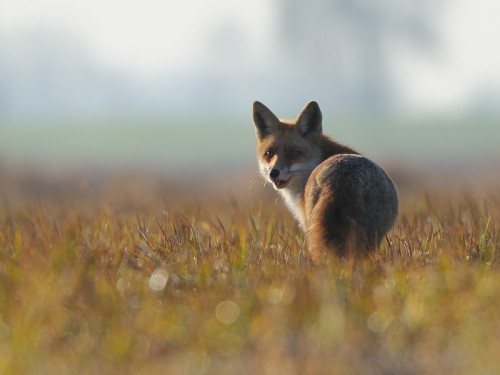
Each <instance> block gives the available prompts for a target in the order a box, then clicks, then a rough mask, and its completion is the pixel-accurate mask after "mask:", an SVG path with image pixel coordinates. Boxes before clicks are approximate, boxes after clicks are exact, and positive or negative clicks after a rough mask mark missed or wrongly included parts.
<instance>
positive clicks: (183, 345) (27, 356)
mask: <svg viewBox="0 0 500 375" xmlns="http://www.w3.org/2000/svg"><path fill="white" fill-rule="evenodd" d="M395 175H396V176H397V173H396V174H395ZM248 181H250V184H249V183H248ZM396 182H397V183H398V185H399V194H400V198H401V209H400V216H399V219H398V222H397V224H396V226H395V228H394V230H393V231H392V232H391V234H390V235H389V237H388V241H384V242H383V244H382V247H381V249H380V250H379V251H378V252H377V253H375V254H373V255H372V256H370V257H368V258H366V259H363V260H358V261H353V260H349V259H336V258H333V257H331V258H329V259H326V260H325V262H324V263H323V264H319V265H316V266H313V265H312V264H310V262H309V260H308V257H307V253H306V251H305V246H304V237H303V235H302V234H301V233H300V231H299V229H298V227H297V225H296V224H295V223H294V222H293V220H292V218H291V217H290V215H289V214H288V213H287V212H286V211H285V210H284V208H283V206H282V204H281V202H279V200H278V198H277V197H276V195H274V193H273V192H272V191H271V189H267V188H265V187H263V186H261V185H262V184H261V182H260V180H259V179H258V177H257V176H254V175H251V176H250V177H248V176H243V177H242V178H240V179H238V178H235V177H234V176H233V178H231V179H226V180H224V182H223V183H222V184H212V185H211V184H209V183H205V181H204V182H203V183H201V182H200V180H198V181H197V182H195V183H192V184H190V183H187V182H186V183H182V182H179V181H176V180H175V179H174V178H160V177H157V176H153V175H148V174H132V173H130V174H127V173H121V174H119V173H116V174H114V175H111V176H110V175H105V174H102V175H99V174H86V175H85V176H83V177H82V175H78V174H76V173H75V174H72V175H71V176H69V177H68V176H66V177H65V176H62V175H58V176H51V175H43V174H40V173H24V172H23V173H20V172H13V171H12V170H7V169H5V168H4V169H0V188H1V190H0V372H1V373H14V374H15V373H34V374H45V373H47V374H58V373H64V374H70V373H78V374H86V373H88V374H90V373H92V374H94V373H102V374H104V373H106V374H114V373H120V374H122V373H133V374H152V373H165V374H438V373H442V374H444V373H448V374H452V373H453V374H498V373H500V356H499V348H500V298H499V297H500V254H499V253H498V249H499V246H500V236H499V227H500V221H499V213H500V194H499V192H500V189H499V186H500V185H498V184H493V185H492V184H490V185H485V186H481V187H478V186H474V187H473V188H472V189H461V188H458V187H454V188H452V189H450V188H449V186H451V183H450V184H449V185H445V186H439V187H432V188H430V187H429V186H424V185H423V183H422V180H419V179H416V180H405V179H403V178H397V179H396ZM200 185H203V186H200ZM249 185H250V187H249ZM222 186H224V187H223V188H222Z"/></svg>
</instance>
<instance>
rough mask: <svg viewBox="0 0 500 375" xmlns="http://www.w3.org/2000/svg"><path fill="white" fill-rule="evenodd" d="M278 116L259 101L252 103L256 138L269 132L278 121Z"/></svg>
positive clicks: (265, 135) (264, 136) (261, 137)
mask: <svg viewBox="0 0 500 375" xmlns="http://www.w3.org/2000/svg"><path fill="white" fill-rule="evenodd" d="M278 121H279V120H278V118H277V117H276V116H275V115H274V113H272V112H271V110H270V109H269V108H267V107H266V106H265V105H264V104H262V103H261V102H254V103H253V123H254V125H255V131H256V134H257V138H258V139H264V138H266V137H267V136H268V135H269V134H271V133H272V132H273V130H274V128H275V127H276V124H277V123H278Z"/></svg>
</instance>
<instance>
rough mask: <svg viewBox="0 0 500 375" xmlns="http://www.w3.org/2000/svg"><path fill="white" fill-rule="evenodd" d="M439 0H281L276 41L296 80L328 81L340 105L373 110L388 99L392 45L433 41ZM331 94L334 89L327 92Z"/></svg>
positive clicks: (423, 46)
mask: <svg viewBox="0 0 500 375" xmlns="http://www.w3.org/2000/svg"><path fill="white" fill-rule="evenodd" d="M440 3H441V2H440V1H439V0H437V1H436V0H382V1H372V0H316V1H314V2H305V1H302V0H281V1H280V2H279V5H278V18H279V19H278V27H279V30H278V32H279V36H278V37H279V38H280V39H281V40H280V42H281V43H282V45H283V46H284V51H283V53H284V54H285V56H284V57H286V60H287V61H289V62H290V63H291V64H293V68H294V71H295V72H298V71H300V72H302V74H303V75H302V76H301V77H300V78H301V79H305V80H306V81H307V80H309V81H310V82H311V81H312V82H311V83H312V84H318V85H328V86H330V89H331V90H335V91H337V93H336V96H337V97H336V98H335V99H336V100H338V101H339V102H343V104H344V105H352V104H355V105H357V106H358V105H360V106H363V107H364V108H367V109H376V108H380V107H384V106H386V105H388V103H390V102H391V101H392V99H393V97H392V96H393V84H392V81H393V76H392V74H391V61H389V60H390V58H391V56H394V54H391V53H390V51H391V50H392V49H393V48H401V47H405V48H418V49H420V50H421V51H420V52H426V51H427V52H428V51H430V50H431V49H432V48H433V46H434V45H435V44H436V39H437V36H436V35H437V33H436V32H435V29H434V25H435V19H434V10H435V7H436V6H439V4H440ZM331 94H332V95H335V93H331Z"/></svg>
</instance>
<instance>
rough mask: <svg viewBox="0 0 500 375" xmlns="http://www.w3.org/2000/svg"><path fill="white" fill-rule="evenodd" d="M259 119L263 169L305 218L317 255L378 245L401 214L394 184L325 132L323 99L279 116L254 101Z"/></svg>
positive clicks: (302, 223)
mask: <svg viewBox="0 0 500 375" xmlns="http://www.w3.org/2000/svg"><path fill="white" fill-rule="evenodd" d="M253 122H254V125H255V130H256V135H257V141H258V145H257V158H258V161H259V170H260V172H261V174H262V175H263V177H264V178H265V179H266V180H268V181H270V182H271V183H272V185H273V187H274V188H275V189H276V190H277V191H278V192H279V193H280V194H281V196H282V197H283V199H284V201H285V203H286V205H287V206H288V208H289V210H290V211H291V212H292V214H293V215H294V216H295V218H296V219H297V220H298V222H299V223H300V226H301V227H302V229H303V230H304V232H305V234H306V241H307V247H308V251H309V254H310V256H311V258H312V259H313V261H317V260H319V259H321V257H322V256H323V254H324V253H325V250H327V251H330V252H333V253H334V254H337V255H340V256H345V255H356V254H360V253H367V252H369V251H372V250H374V249H376V248H378V246H379V245H380V242H381V240H382V239H383V237H384V236H385V235H386V234H387V232H388V231H389V230H390V229H391V228H392V226H393V225H394V222H395V221H396V216H397V214H398V195H397V192H396V189H395V187H394V184H393V182H392V181H391V179H390V178H389V176H388V175H387V174H386V173H385V172H384V171H383V170H382V168H380V167H379V166H378V165H377V164H375V163H374V162H372V161H370V160H369V159H367V158H366V157H363V156H361V155H360V154H358V153H357V152H356V151H354V150H352V149H351V148H349V147H347V146H343V145H341V144H339V143H337V142H335V141H333V140H332V139H330V138H329V137H327V136H325V135H323V132H322V114H321V110H320V109H319V106H318V103H316V102H314V101H311V102H309V103H308V104H307V105H306V106H305V107H304V108H303V109H302V111H301V112H300V114H299V115H298V116H297V117H296V118H295V119H294V120H279V119H278V118H277V117H276V116H275V115H274V114H273V113H272V112H271V111H270V110H269V109H268V108H267V107H266V106H265V105H264V104H262V103H260V102H254V103H253Z"/></svg>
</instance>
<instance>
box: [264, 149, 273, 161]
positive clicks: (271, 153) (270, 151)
mask: <svg viewBox="0 0 500 375" xmlns="http://www.w3.org/2000/svg"><path fill="white" fill-rule="evenodd" d="M273 156H274V151H273V150H268V151H266V152H264V157H265V158H266V159H267V160H269V159H271V158H272V157H273Z"/></svg>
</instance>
